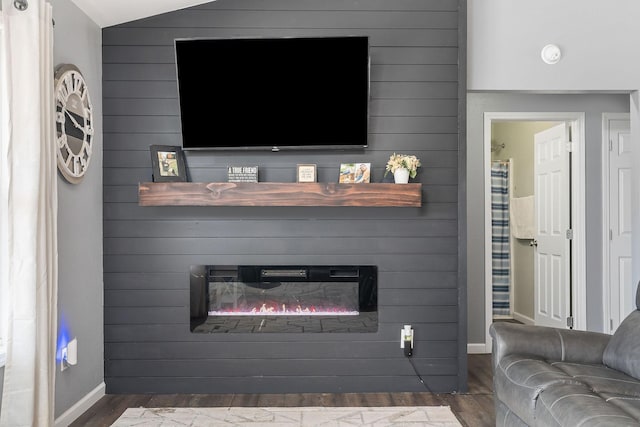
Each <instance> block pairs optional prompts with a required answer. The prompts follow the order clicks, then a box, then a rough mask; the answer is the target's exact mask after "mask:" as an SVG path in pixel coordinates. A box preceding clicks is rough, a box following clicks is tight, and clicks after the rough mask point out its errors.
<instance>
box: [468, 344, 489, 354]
mask: <svg viewBox="0 0 640 427" xmlns="http://www.w3.org/2000/svg"><path fill="white" fill-rule="evenodd" d="M487 353H491V347H490V346H489V349H487V345H486V344H485V343H472V344H467V354H487Z"/></svg>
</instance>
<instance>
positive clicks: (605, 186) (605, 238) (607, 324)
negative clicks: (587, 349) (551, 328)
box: [601, 113, 631, 333]
mask: <svg viewBox="0 0 640 427" xmlns="http://www.w3.org/2000/svg"><path fill="white" fill-rule="evenodd" d="M611 120H627V121H629V126H631V114H630V113H602V167H601V170H602V243H603V244H602V327H603V329H604V331H605V333H611V332H612V331H611V301H610V299H611V298H610V295H611V281H610V277H609V274H610V272H611V265H610V261H611V260H610V258H609V257H610V255H611V253H610V245H611V241H610V240H609V230H610V229H611V218H610V217H609V196H610V192H609V185H610V184H611V183H610V180H609V172H610V171H609V160H610V159H609V156H610V151H609V131H610V128H609V122H610V121H611Z"/></svg>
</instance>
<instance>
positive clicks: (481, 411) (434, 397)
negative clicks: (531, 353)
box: [71, 354, 496, 427]
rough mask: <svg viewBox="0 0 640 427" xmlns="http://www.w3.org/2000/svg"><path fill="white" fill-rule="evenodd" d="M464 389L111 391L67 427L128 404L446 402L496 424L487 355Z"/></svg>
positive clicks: (475, 422)
mask: <svg viewBox="0 0 640 427" xmlns="http://www.w3.org/2000/svg"><path fill="white" fill-rule="evenodd" d="M468 366H469V383H468V384H469V391H468V392H466V393H426V392H425V393H343V394H333V393H303V394H163V395H151V394H144V395H143V394H110V395H106V396H104V397H103V398H102V399H100V400H99V401H98V402H97V403H96V404H95V405H93V406H92V407H91V408H89V410H87V411H86V412H85V413H84V414H82V415H81V416H80V417H79V418H78V419H77V420H76V421H75V422H74V423H73V424H71V427H80V426H83V427H84V426H91V427H94V426H95V427H101V426H110V425H111V424H112V423H113V422H114V421H115V420H117V419H118V417H119V416H120V415H122V413H123V412H124V411H125V410H126V409H127V408H138V407H146V408H161V407H229V406H247V407H263V406H284V407H287V406H329V407H330V406H439V405H446V406H450V407H451V410H452V411H453V412H454V413H455V414H456V416H457V417H458V420H459V421H460V422H461V423H462V425H463V426H467V427H489V426H495V425H496V423H495V412H494V405H493V383H492V372H491V355H490V354H471V355H469V358H468Z"/></svg>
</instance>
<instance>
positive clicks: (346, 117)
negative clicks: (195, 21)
mask: <svg viewBox="0 0 640 427" xmlns="http://www.w3.org/2000/svg"><path fill="white" fill-rule="evenodd" d="M175 51H176V66H177V77H178V93H179V98H180V119H181V125H182V144H183V148H184V149H185V150H198V149H200V150H202V149H207V150H210V149H269V150H274V151H277V150H279V149H288V148H355V147H360V148H361V147H366V146H367V137H368V122H369V40H368V37H360V36H352V37H308V38H232V39H177V40H175Z"/></svg>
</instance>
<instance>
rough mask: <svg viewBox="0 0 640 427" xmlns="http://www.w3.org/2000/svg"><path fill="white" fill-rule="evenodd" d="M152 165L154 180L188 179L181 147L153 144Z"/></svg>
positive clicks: (151, 148)
mask: <svg viewBox="0 0 640 427" xmlns="http://www.w3.org/2000/svg"><path fill="white" fill-rule="evenodd" d="M149 149H150V150H151V165H152V168H153V182H171V181H186V180H187V169H186V168H185V163H184V153H183V152H182V148H181V147H176V146H172V145H152V146H150V147H149Z"/></svg>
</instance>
